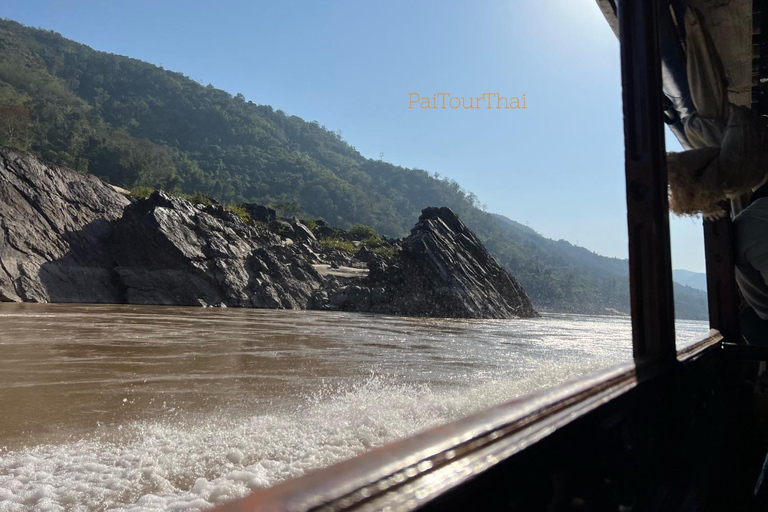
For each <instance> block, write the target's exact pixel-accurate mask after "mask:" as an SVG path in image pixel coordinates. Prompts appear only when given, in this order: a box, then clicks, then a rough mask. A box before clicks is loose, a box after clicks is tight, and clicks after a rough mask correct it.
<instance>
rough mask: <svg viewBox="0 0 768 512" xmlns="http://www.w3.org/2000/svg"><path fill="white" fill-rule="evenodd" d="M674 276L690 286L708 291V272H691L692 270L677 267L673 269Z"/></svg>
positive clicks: (679, 281) (681, 282) (677, 280)
mask: <svg viewBox="0 0 768 512" xmlns="http://www.w3.org/2000/svg"><path fill="white" fill-rule="evenodd" d="M672 277H673V278H674V280H675V281H676V282H678V283H680V284H684V285H686V286H690V287H691V288H695V289H697V290H701V291H703V292H706V291H707V274H704V273H701V272H691V271H690V270H683V269H675V270H673V271H672Z"/></svg>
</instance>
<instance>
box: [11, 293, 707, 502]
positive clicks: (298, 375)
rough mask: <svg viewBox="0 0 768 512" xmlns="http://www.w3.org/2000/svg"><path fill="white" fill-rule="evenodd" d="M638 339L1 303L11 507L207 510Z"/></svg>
mask: <svg viewBox="0 0 768 512" xmlns="http://www.w3.org/2000/svg"><path fill="white" fill-rule="evenodd" d="M677 327H678V339H679V340H692V339H693V337H695V336H696V335H700V334H703V333H704V332H706V330H707V326H706V323H704V322H694V321H680V322H678V326H677ZM629 340H630V324H629V320H628V319H627V318H624V317H587V316H579V315H546V316H545V317H544V318H541V319H535V320H491V321H477V320H444V319H414V318H398V317H388V316H375V315H361V314H347V313H328V312H308V311H273V310H242V309H216V308H205V309H202V308H179V307H150V306H129V305H40V304H0V511H16V510H50V511H58V510H83V511H90V510H130V511H139V510H168V509H174V510H201V509H204V508H207V507H210V506H212V505H214V504H218V503H221V502H223V501H226V500H229V499H232V498H234V497H238V496H242V495H244V494H246V493H248V492H249V491H250V490H252V489H256V488H259V487H264V486H268V485H272V484H274V483H276V482H279V481H281V480H284V479H286V478H289V477H292V476H297V475H300V474H302V473H304V472H305V471H307V470H309V469H313V468H317V467H322V466H326V465H328V464H331V463H333V462H336V461H339V460H342V459H345V458H348V457H351V456H353V455H355V454H357V453H360V452H361V451H365V450H367V449H369V448H371V447H373V446H378V445H381V444H384V443H386V442H389V441H392V440H395V439H397V438H401V437H404V436H407V435H411V434H414V433H416V432H418V431H421V430H424V429H426V428H429V427H431V426H434V425H437V424H440V423H444V422H447V421H450V420H453V419H457V418H459V417H462V416H465V415H467V414H469V413H471V412H474V411H477V410H480V409H482V408H485V407H489V406H492V405H495V404H498V403H501V402H503V401H505V400H509V399H511V398H515V397H519V396H521V395H524V394H526V393H529V392H532V391H535V390H538V389H541V388H543V387H548V386H552V385H556V384H559V383H562V382H565V381H568V380H572V379H574V378H576V377H578V376H580V375H583V374H585V373H588V372H591V371H594V370H597V369H599V368H602V367H606V366H610V365H614V364H617V363H620V362H623V361H627V360H629V359H631V344H630V341H629Z"/></svg>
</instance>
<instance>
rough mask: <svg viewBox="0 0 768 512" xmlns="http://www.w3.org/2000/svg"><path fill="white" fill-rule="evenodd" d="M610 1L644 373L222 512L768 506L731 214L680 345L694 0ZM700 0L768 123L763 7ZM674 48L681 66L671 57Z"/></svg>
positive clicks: (612, 375)
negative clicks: (676, 282)
mask: <svg viewBox="0 0 768 512" xmlns="http://www.w3.org/2000/svg"><path fill="white" fill-rule="evenodd" d="M617 3H620V4H619V5H618V6H617ZM597 4H598V5H599V7H600V8H601V10H602V11H603V13H604V14H605V17H606V20H607V21H608V23H609V24H610V26H611V27H613V29H614V31H615V32H616V34H617V36H619V43H620V47H621V56H622V84H623V94H624V96H623V99H624V101H623V103H624V129H625V146H626V148H625V152H626V169H625V172H626V176H627V210H628V225H629V240H630V251H629V254H630V289H631V295H632V297H631V299H632V316H633V340H632V343H633V347H634V354H635V364H634V365H631V364H630V365H627V366H625V367H621V368H614V369H612V370H607V371H603V372H600V373H598V374H595V375H590V376H585V377H583V378H582V379H581V380H578V381H576V382H572V383H570V384H568V385H566V386H561V387H559V388H555V389H553V390H548V391H546V392H542V393H539V394H537V395H535V396H531V397H528V398H525V399H521V400H517V401H515V402H512V403H507V404H502V405H500V406H497V407H494V408H492V409H489V410H486V411H483V412H481V413H478V414H476V415H473V416H471V417H469V418H465V419H463V420H460V421H457V422H455V423H451V424H448V425H444V426H441V427H438V428H435V429H432V430H430V431H427V432H424V433H422V434H418V435H416V436H414V437H411V438H408V439H405V440H402V441H399V442H396V443H394V444H392V445H389V446H385V447H382V448H378V449H375V450H373V451H371V452H368V453H365V454H363V455H360V456H358V457H356V458H354V459H351V460H348V461H345V462H343V463H341V464H337V465H335V466H332V467H329V468H326V469H322V470H319V471H315V472H312V473H309V474H307V475H305V476H303V477H299V478H297V479H294V480H290V481H287V482H284V483H282V484H278V485H277V486H275V487H272V488H270V489H264V490H260V491H257V492H256V493H254V494H253V495H251V496H249V497H247V498H245V499H243V500H240V501H235V502H233V503H230V504H227V505H225V506H223V507H221V508H220V509H219V510H221V511H225V510H226V511H238V512H245V511H270V512H276V511H285V512H288V511H291V512H300V511H318V512H319V511H323V512H332V511H333V512H340V511H348V510H350V511H351V510H355V511H373V510H387V511H390V512H394V511H407V510H415V509H420V510H435V511H437V510H440V511H444V510H461V511H470V510H478V511H485V510H510V511H524V512H535V511H547V512H552V511H593V512H594V511H606V512H607V511H613V512H619V511H623V512H629V511H631V512H640V511H654V512H657V511H679V510H684V511H702V512H705V511H706V512H709V511H711V512H724V511H726V512H730V511H759V510H763V511H764V510H768V483H766V484H762V482H763V477H764V476H765V475H764V472H765V467H764V462H766V463H767V465H768V459H767V458H766V453H767V452H768V400H766V399H765V397H766V396H767V395H766V394H765V393H764V392H763V391H764V389H765V388H766V385H765V382H768V379H766V378H765V377H762V376H761V374H760V369H761V367H762V368H764V366H765V360H766V359H768V350H767V349H765V348H758V347H751V346H746V345H743V343H742V341H741V336H740V334H739V331H738V320H737V308H738V300H739V299H738V296H737V292H736V287H735V283H734V278H733V258H732V252H733V251H732V230H731V229H730V219H728V218H726V219H722V220H720V221H717V222H704V238H705V252H706V256H707V274H708V296H709V301H710V324H711V326H712V328H713V330H712V331H710V332H709V334H708V335H707V336H705V337H703V338H702V339H701V340H699V341H698V342H696V343H693V344H689V345H687V346H686V348H685V349H683V350H681V351H679V352H678V351H677V350H676V345H675V337H674V311H673V305H672V302H671V294H672V292H671V290H672V280H671V263H670V241H669V231H668V229H669V225H668V222H669V216H668V215H669V214H668V202H667V185H666V183H667V175H666V148H665V145H664V123H665V122H666V123H667V125H668V126H672V125H673V124H674V122H675V120H674V119H670V116H674V115H676V114H679V112H680V111H679V108H682V107H681V105H683V106H684V103H685V102H681V103H680V104H677V105H676V104H675V102H674V101H670V100H668V99H667V100H665V99H664V96H663V95H662V90H665V91H667V92H669V91H670V90H673V91H683V92H684V91H685V89H686V87H687V85H686V81H685V76H686V74H685V54H684V44H683V42H682V41H683V40H684V39H683V36H682V35H681V33H680V29H681V24H680V23H679V20H680V18H681V15H682V14H681V13H683V12H684V11H682V10H681V9H682V8H683V7H684V5H683V4H684V2H682V1H678V0H671V1H670V0H597ZM687 4H688V5H690V6H692V7H695V8H696V9H698V10H699V11H700V12H701V13H702V15H703V19H704V20H705V22H706V24H707V27H706V28H707V30H708V32H709V33H710V34H711V38H712V41H713V43H714V44H715V46H716V48H717V51H718V53H719V54H720V56H721V58H722V60H723V65H724V68H725V73H726V75H727V77H728V81H729V87H728V95H729V99H730V101H731V102H733V103H735V104H738V105H745V106H751V108H753V109H756V110H757V111H758V112H759V113H760V114H761V115H766V114H768V111H766V108H765V106H766V99H765V98H766V91H765V85H764V80H765V81H768V66H766V65H765V64H764V60H765V59H763V56H764V55H766V52H765V51H764V50H763V48H764V46H765V37H764V34H766V33H768V31H766V30H763V27H764V25H765V16H764V15H763V12H764V11H765V9H764V8H763V4H764V1H763V0H754V1H753V0H730V1H728V0H688V2H687ZM617 7H618V9H619V10H620V12H621V15H620V16H617V14H616V11H617ZM657 36H658V37H657ZM672 43H674V44H675V45H679V46H678V47H677V48H679V50H680V53H679V54H678V55H677V57H675V56H674V55H673V56H672V57H669V56H670V55H671V54H674V52H670V51H669V49H668V48H667V49H663V48H664V47H665V45H668V44H672ZM680 59H682V60H680ZM598 143H599V141H595V144H598ZM767 480H768V479H767Z"/></svg>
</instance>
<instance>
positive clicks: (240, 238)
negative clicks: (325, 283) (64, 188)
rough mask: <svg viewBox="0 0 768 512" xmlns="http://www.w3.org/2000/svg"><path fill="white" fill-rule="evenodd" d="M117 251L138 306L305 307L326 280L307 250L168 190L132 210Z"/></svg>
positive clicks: (130, 298) (121, 225) (115, 242)
mask: <svg viewBox="0 0 768 512" xmlns="http://www.w3.org/2000/svg"><path fill="white" fill-rule="evenodd" d="M110 250H111V251H112V253H113V254H114V257H115V261H116V262H117V266H116V269H115V270H116V272H117V274H118V276H119V278H120V282H121V283H122V286H123V288H124V290H125V300H126V301H127V302H129V303H133V304H183V305H225V306H235V307H255V308H287V309H296V308H306V306H307V300H308V299H309V296H310V294H311V293H312V292H313V291H314V290H315V289H317V288H319V287H320V285H321V283H322V278H321V277H320V275H319V274H318V273H317V272H316V271H315V270H314V268H313V267H312V263H314V259H315V258H316V257H315V255H314V254H313V251H311V250H310V248H309V247H307V245H305V244H299V243H293V241H292V240H290V239H284V238H281V237H279V236H278V235H275V234H273V233H271V232H269V231H267V230H266V229H259V228H256V227H254V226H249V225H246V224H244V223H243V221H242V220H241V219H240V217H238V216H237V215H235V214H234V213H232V212H230V211H227V210H225V209H224V208H222V207H221V206H202V205H192V204H191V203H190V202H189V201H186V200H184V199H181V198H178V197H171V196H168V195H166V194H164V193H162V192H155V193H154V194H152V195H151V196H150V197H149V198H148V199H145V200H140V201H137V202H136V203H134V204H131V205H130V206H128V207H127V208H126V209H125V214H124V215H123V217H122V218H121V219H120V220H119V221H118V222H117V223H116V226H115V231H114V235H113V237H112V240H111V243H110Z"/></svg>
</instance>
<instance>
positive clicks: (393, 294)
mask: <svg viewBox="0 0 768 512" xmlns="http://www.w3.org/2000/svg"><path fill="white" fill-rule="evenodd" d="M0 164H2V165H0V178H2V180H0V226H2V232H0V270H1V271H0V300H2V301H12V302H66V303H72V302H74V303H126V304H157V305H185V306H190V305H198V306H227V307H249V308H274V309H321V310H342V311H358V312H375V313H386V314H395V315H406V316H430V317H456V318H512V317H534V316H537V313H536V311H535V310H534V308H533V306H532V305H531V302H530V300H529V299H528V296H527V294H526V293H525V291H524V290H523V288H522V287H521V286H520V284H519V283H518V281H517V280H516V279H515V277H514V276H512V275H510V274H509V272H507V271H506V270H505V269H503V268H502V267H501V266H499V265H498V263H497V262H496V261H495V259H494V258H493V257H492V256H491V255H490V254H489V253H488V251H487V250H486V249H485V247H483V244H482V243H481V242H480V240H479V239H478V238H477V237H476V236H475V235H474V233H472V231H471V230H470V229H469V228H467V226H466V225H464V223H463V222H462V221H461V220H460V219H459V218H458V217H457V216H456V215H455V214H454V213H453V212H452V211H451V210H449V209H448V208H426V209H424V210H423V211H422V215H421V216H420V217H419V219H418V222H417V223H416V225H415V227H414V228H413V230H412V231H411V234H410V235H409V236H408V237H406V238H404V239H402V240H394V239H386V238H383V237H380V236H378V235H377V234H376V233H375V232H371V231H369V230H370V228H365V227H364V226H359V227H358V229H357V230H354V229H351V230H350V231H345V230H341V229H337V228H333V227H330V226H327V225H326V224H325V223H324V222H322V221H320V220H311V221H302V220H299V219H297V218H290V219H286V218H280V217H278V215H277V214H276V212H275V211H274V210H271V209H269V208H266V207H264V206H260V205H253V204H243V205H238V206H237V207H234V208H233V207H229V208H227V207H224V206H222V205H220V204H217V203H216V202H215V201H213V200H211V199H210V198H205V197H202V196H200V197H201V198H202V201H195V200H194V198H190V199H192V200H190V199H185V198H182V197H177V196H173V195H169V194H167V193H165V192H160V191H155V192H152V193H151V194H149V195H148V196H147V197H144V198H137V197H132V196H130V195H128V196H127V195H126V194H125V193H124V192H121V191H120V190H118V189H116V188H115V187H112V186H110V185H108V184H106V183H103V182H102V181H100V180H99V179H97V178H95V177H93V176H89V175H82V174H78V173H76V172H74V171H72V170H69V169H66V168H63V167H58V166H53V165H48V164H46V163H45V162H43V161H41V160H39V159H37V158H35V157H33V156H31V155H29V154H26V153H22V152H18V151H15V150H11V149H8V148H0ZM345 269H351V270H345Z"/></svg>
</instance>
